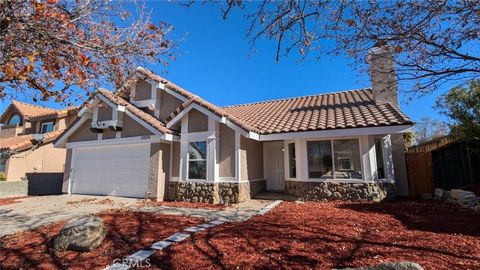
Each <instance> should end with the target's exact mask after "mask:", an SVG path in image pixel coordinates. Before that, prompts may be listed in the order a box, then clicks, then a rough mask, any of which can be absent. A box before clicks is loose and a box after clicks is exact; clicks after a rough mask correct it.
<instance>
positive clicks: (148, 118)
mask: <svg viewBox="0 0 480 270" xmlns="http://www.w3.org/2000/svg"><path fill="white" fill-rule="evenodd" d="M98 93H100V94H101V95H102V96H104V97H105V98H107V99H108V100H109V101H110V102H112V103H114V104H116V105H121V106H125V108H126V109H127V110H128V111H130V112H131V113H133V114H134V115H135V116H137V117H138V118H140V119H142V120H143V121H145V122H147V123H148V124H150V125H152V126H153V127H154V128H156V129H157V130H158V131H160V132H161V133H163V134H173V133H174V131H173V130H170V129H168V128H167V127H165V124H164V123H162V122H161V121H160V120H158V119H157V118H155V117H154V116H152V115H150V114H148V113H146V112H144V111H142V110H140V109H139V108H137V107H135V106H134V105H133V104H131V103H130V102H128V101H126V100H125V99H123V98H121V97H119V96H117V95H116V94H114V93H112V92H110V91H108V90H106V89H99V90H98ZM72 126H73V124H72Z"/></svg>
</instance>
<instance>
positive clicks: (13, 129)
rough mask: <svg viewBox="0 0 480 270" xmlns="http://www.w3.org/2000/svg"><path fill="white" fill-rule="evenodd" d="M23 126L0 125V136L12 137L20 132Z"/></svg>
mask: <svg viewBox="0 0 480 270" xmlns="http://www.w3.org/2000/svg"><path fill="white" fill-rule="evenodd" d="M22 130H23V128H22V127H19V126H17V125H6V126H1V127H0V138H8V137H13V136H16V135H17V134H19V133H20V132H22Z"/></svg>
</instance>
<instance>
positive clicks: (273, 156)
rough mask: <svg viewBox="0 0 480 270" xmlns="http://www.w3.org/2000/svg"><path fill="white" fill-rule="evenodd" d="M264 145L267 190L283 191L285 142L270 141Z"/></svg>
mask: <svg viewBox="0 0 480 270" xmlns="http://www.w3.org/2000/svg"><path fill="white" fill-rule="evenodd" d="M263 146H264V147H263V156H264V162H263V164H265V167H264V170H265V171H264V174H265V178H266V180H267V190H274V191H283V190H285V167H284V166H285V164H284V157H283V153H284V152H283V151H284V150H283V142H268V143H264V144H263Z"/></svg>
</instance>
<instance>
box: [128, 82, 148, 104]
mask: <svg viewBox="0 0 480 270" xmlns="http://www.w3.org/2000/svg"><path fill="white" fill-rule="evenodd" d="M151 96H152V88H151V85H150V84H149V83H148V82H146V81H144V80H138V81H137V83H136V84H135V91H134V92H133V95H132V98H133V99H134V100H145V99H150V98H151Z"/></svg>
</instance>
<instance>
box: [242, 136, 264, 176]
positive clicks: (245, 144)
mask: <svg viewBox="0 0 480 270" xmlns="http://www.w3.org/2000/svg"><path fill="white" fill-rule="evenodd" d="M240 158H241V165H240V168H241V169H240V176H241V180H256V179H263V143H262V142H259V141H255V140H252V139H248V138H245V137H244V136H241V138H240Z"/></svg>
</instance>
